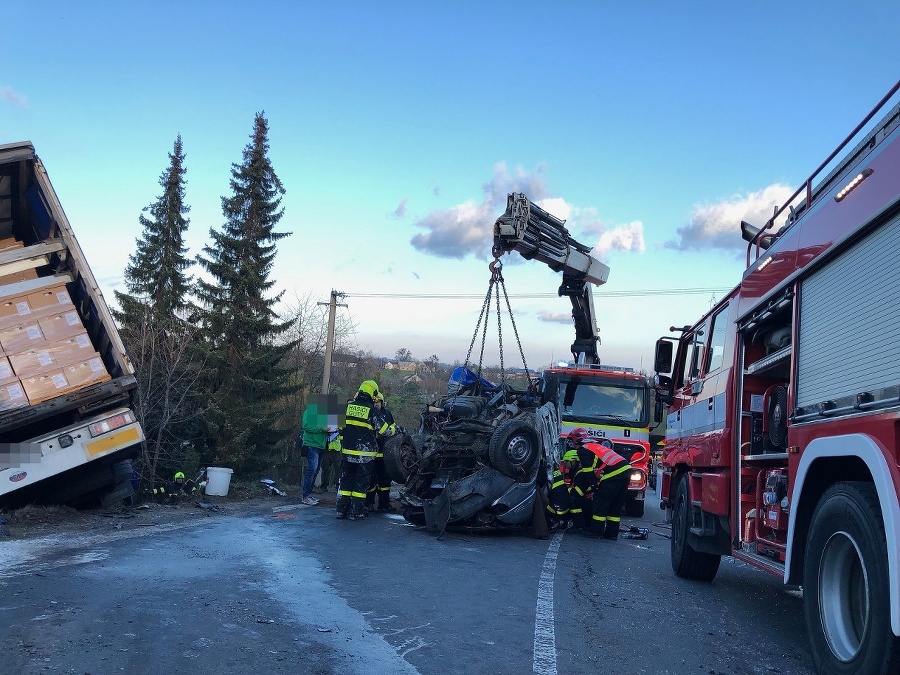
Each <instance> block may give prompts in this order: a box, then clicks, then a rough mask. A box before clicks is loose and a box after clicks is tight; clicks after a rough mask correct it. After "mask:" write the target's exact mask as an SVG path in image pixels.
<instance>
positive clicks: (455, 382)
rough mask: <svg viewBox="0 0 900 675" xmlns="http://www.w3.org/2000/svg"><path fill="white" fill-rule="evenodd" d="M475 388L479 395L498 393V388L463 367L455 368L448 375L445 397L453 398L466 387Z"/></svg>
mask: <svg viewBox="0 0 900 675" xmlns="http://www.w3.org/2000/svg"><path fill="white" fill-rule="evenodd" d="M473 386H474V387H475V388H476V389H477V390H478V393H479V394H493V393H496V392H498V391H500V386H499V385H496V384H494V383H493V382H490V381H489V380H486V379H484V378H483V377H480V376H479V375H477V374H476V373H474V372H472V371H471V370H469V369H468V368H466V367H465V366H457V367H456V368H454V369H453V372H452V373H450V380H449V381H448V382H447V395H448V396H455V395H456V394H458V393H459V392H460V390H462V389H465V388H467V387H473Z"/></svg>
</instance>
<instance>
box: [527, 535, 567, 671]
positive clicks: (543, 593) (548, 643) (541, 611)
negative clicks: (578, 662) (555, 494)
mask: <svg viewBox="0 0 900 675" xmlns="http://www.w3.org/2000/svg"><path fill="white" fill-rule="evenodd" d="M562 538H563V533H562V532H557V533H556V534H554V535H553V539H552V540H551V541H550V546H549V548H548V549H547V555H546V556H544V564H543V566H542V567H541V580H540V583H538V596H537V608H536V610H535V613H534V673H535V675H556V630H555V629H554V618H553V579H554V577H555V575H556V556H557V554H558V553H559V545H560V544H561V543H562Z"/></svg>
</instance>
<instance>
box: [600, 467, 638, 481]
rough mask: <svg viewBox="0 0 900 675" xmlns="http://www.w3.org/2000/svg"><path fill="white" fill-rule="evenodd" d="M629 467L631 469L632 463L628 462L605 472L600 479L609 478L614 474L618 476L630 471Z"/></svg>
mask: <svg viewBox="0 0 900 675" xmlns="http://www.w3.org/2000/svg"><path fill="white" fill-rule="evenodd" d="M629 469H631V464H627V463H626V464H625V466H622V467H619V468H618V469H614V470H613V471H610V472H609V473H604V474H603V476H602V477H601V478H600V480H601V481H604V480H606V479H607V478H612V477H613V476H618V475H619V474H620V473H622V472H623V471H628V470H629Z"/></svg>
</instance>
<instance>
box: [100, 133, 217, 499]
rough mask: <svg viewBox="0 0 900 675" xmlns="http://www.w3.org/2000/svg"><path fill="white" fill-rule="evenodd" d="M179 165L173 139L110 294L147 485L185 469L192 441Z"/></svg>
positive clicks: (194, 414)
mask: <svg viewBox="0 0 900 675" xmlns="http://www.w3.org/2000/svg"><path fill="white" fill-rule="evenodd" d="M184 160H185V155H184V149H183V146H182V141H181V136H180V135H179V136H178V137H177V138H176V139H175V144H174V147H173V149H172V152H171V153H170V154H169V165H168V167H167V168H166V169H165V170H164V171H163V172H162V174H161V176H160V178H159V185H160V186H161V187H162V194H161V195H159V196H158V197H157V199H156V201H155V202H153V203H152V204H151V205H149V206H147V207H145V208H144V209H143V212H142V214H141V216H140V217H139V220H140V223H141V226H142V228H143V231H142V233H141V236H140V237H139V238H138V240H137V243H136V250H135V252H134V253H133V254H132V255H131V256H129V263H128V266H127V267H126V268H125V288H126V290H127V292H124V293H123V292H120V291H116V292H115V297H116V301H117V303H118V305H119V309H118V310H114V311H113V313H114V315H115V318H116V319H117V321H118V322H119V324H120V325H121V328H122V331H121V332H122V338H123V340H124V342H125V346H126V349H127V350H128V353H129V356H130V357H131V360H132V362H133V363H134V365H135V371H136V377H137V380H138V387H137V394H136V397H135V399H136V400H135V404H136V405H135V409H136V412H137V414H138V419H139V421H140V422H141V426H142V427H143V429H144V434H145V437H146V440H145V441H144V443H143V448H142V451H143V452H142V457H141V460H142V461H141V463H140V465H139V468H140V469H142V471H141V472H142V474H143V475H144V477H145V478H146V479H147V481H148V482H153V480H154V478H155V477H156V475H157V474H159V475H160V477H161V478H162V479H163V480H167V479H171V475H172V472H173V471H174V470H175V469H176V468H181V469H185V468H187V467H185V466H183V464H184V461H185V459H186V452H187V448H188V445H187V444H186V443H185V440H186V438H188V437H190V436H199V434H198V433H197V431H196V428H197V427H198V425H197V419H198V417H199V412H200V410H199V404H198V399H197V396H196V395H197V393H198V387H197V377H198V373H199V364H198V360H197V357H198V356H199V353H198V352H197V350H195V349H193V348H192V344H193V333H194V332H195V329H194V328H193V327H192V326H191V325H190V324H189V323H187V322H186V321H185V315H186V314H188V313H189V310H190V305H189V289H190V287H191V278H190V276H188V275H187V273H186V270H187V269H188V268H189V267H190V266H191V265H192V264H193V261H192V260H190V259H189V258H188V257H187V248H186V246H185V245H184V234H185V232H186V231H187V228H188V225H189V222H190V221H189V220H188V218H187V213H189V212H190V207H189V206H188V205H187V204H186V203H185V187H186V179H185V174H186V169H185V163H184ZM192 426H193V427H194V429H195V430H194V431H190V428H191V427H192ZM158 469H159V470H158Z"/></svg>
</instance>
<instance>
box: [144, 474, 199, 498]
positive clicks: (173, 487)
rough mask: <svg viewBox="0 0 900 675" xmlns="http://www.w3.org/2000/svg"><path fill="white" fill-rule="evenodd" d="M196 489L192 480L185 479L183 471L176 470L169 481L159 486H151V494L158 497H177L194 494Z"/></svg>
mask: <svg viewBox="0 0 900 675" xmlns="http://www.w3.org/2000/svg"><path fill="white" fill-rule="evenodd" d="M196 490H197V486H196V485H195V484H194V481H192V480H189V481H185V478H184V472H183V471H176V472H175V476H174V477H173V478H172V480H171V481H170V482H168V483H166V484H165V485H163V486H161V487H158V488H153V494H154V495H156V496H158V497H168V498H169V499H177V498H178V497H182V496H186V495H191V494H194V492H196Z"/></svg>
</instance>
